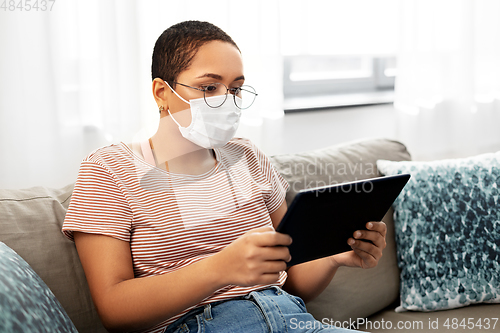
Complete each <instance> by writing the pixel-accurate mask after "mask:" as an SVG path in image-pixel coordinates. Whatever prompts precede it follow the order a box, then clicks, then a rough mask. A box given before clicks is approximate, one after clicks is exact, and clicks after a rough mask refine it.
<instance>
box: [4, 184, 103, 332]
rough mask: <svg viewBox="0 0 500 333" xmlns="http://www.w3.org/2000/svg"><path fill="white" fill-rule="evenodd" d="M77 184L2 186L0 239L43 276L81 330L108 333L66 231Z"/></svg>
mask: <svg viewBox="0 0 500 333" xmlns="http://www.w3.org/2000/svg"><path fill="white" fill-rule="evenodd" d="M72 190H73V185H69V186H66V187H64V188H62V189H46V188H43V187H34V188H30V189H25V190H0V241H2V242H4V243H5V244H6V245H7V246H9V247H10V248H12V249H13V250H14V251H16V252H17V253H18V254H19V255H20V256H21V257H22V258H23V259H24V260H26V262H28V264H29V265H30V266H31V267H32V268H33V270H34V271H35V272H36V273H37V274H38V275H39V276H40V277H41V278H42V280H43V281H44V282H45V284H47V286H48V287H49V288H50V289H51V290H52V292H53V293H54V295H55V296H56V297H57V299H58V300H59V302H60V303H61V304H62V306H63V307H64V309H65V310H66V312H67V313H68V316H69V317H70V318H71V320H72V321H73V323H74V325H75V326H76V328H77V329H78V331H80V332H106V330H105V329H104V328H103V327H102V325H101V323H100V320H99V318H98V316H97V312H96V310H95V308H94V306H93V303H92V299H91V297H90V292H89V289H88V286H87V281H86V279H85V274H84V272H83V269H82V266H81V264H80V260H79V258H78V254H77V252H76V248H75V245H74V243H73V242H71V241H69V240H68V239H66V237H64V236H63V234H62V233H61V227H62V223H63V220H64V215H65V214H66V209H67V208H68V204H69V199H70V197H71V192H72Z"/></svg>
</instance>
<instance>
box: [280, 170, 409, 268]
mask: <svg viewBox="0 0 500 333" xmlns="http://www.w3.org/2000/svg"><path fill="white" fill-rule="evenodd" d="M409 179H410V175H409V174H400V175H394V176H385V177H378V178H371V179H364V180H360V181H354V182H348V183H341V184H336V185H329V186H323V187H317V188H311V189H305V190H302V191H300V192H299V193H297V195H296V196H295V198H294V199H293V201H292V203H291V205H290V207H288V210H287V212H286V214H285V216H283V219H282V220H281V222H280V224H279V225H278V228H276V231H278V232H281V233H285V234H289V235H290V236H291V237H292V240H293V241H292V244H291V245H290V246H289V250H290V254H291V256H292V260H291V261H290V262H289V263H288V266H289V267H290V266H293V265H297V264H300V263H303V262H306V261H311V260H315V259H319V258H323V257H326V256H330V255H334V254H337V253H341V252H345V251H350V250H351V247H350V246H349V245H348V244H347V240H348V239H349V238H350V237H352V236H353V233H354V232H355V231H356V230H364V229H366V223H367V222H370V221H380V220H382V218H383V217H384V215H385V214H386V213H387V211H388V210H389V208H390V207H391V205H392V203H393V202H394V200H396V198H397V197H398V195H399V193H400V192H401V190H402V189H403V187H404V186H405V185H406V183H407V182H408V180H409Z"/></svg>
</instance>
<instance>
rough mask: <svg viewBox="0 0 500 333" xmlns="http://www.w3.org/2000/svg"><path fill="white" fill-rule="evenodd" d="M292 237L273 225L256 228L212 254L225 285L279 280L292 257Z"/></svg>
mask: <svg viewBox="0 0 500 333" xmlns="http://www.w3.org/2000/svg"><path fill="white" fill-rule="evenodd" d="M291 243H292V238H291V237H290V236H288V235H286V234H282V233H279V232H276V231H275V230H274V228H273V227H271V226H269V227H262V228H258V229H253V230H250V231H248V232H246V233H245V234H243V235H242V236H240V237H239V238H238V239H236V240H235V241H234V242H232V243H231V244H229V245H228V246H227V247H226V248H224V249H223V250H222V251H220V252H219V253H217V254H215V255H214V256H213V257H212V260H214V261H215V262H214V264H215V267H214V268H215V269H216V270H217V272H219V273H220V275H221V280H222V281H223V282H224V284H225V285H229V284H232V285H237V286H253V285H258V284H270V283H274V282H276V281H277V280H278V278H279V274H280V272H282V271H284V270H285V269H286V263H287V262H288V261H290V259H291V256H290V252H289V251H288V247H287V246H288V245H290V244H291Z"/></svg>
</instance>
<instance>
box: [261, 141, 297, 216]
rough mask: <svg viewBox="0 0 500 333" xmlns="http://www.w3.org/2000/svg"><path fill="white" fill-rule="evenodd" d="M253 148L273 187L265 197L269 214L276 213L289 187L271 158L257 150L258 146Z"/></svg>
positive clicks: (265, 175)
mask: <svg viewBox="0 0 500 333" xmlns="http://www.w3.org/2000/svg"><path fill="white" fill-rule="evenodd" d="M252 146H253V147H252V148H253V149H254V151H255V154H256V156H257V159H258V161H259V164H260V167H261V170H262V172H263V173H264V177H265V178H266V180H267V181H268V182H269V183H270V185H271V192H269V194H268V195H266V196H264V200H265V203H266V206H267V210H268V211H269V214H271V213H274V212H275V211H276V210H277V209H278V208H279V207H280V206H281V204H282V203H283V201H284V200H285V195H286V191H287V189H288V187H289V185H288V183H287V182H286V180H285V179H284V178H283V177H282V176H281V175H280V173H279V172H278V171H277V170H276V168H275V167H274V166H273V164H272V163H271V161H270V160H269V158H268V157H267V156H266V155H265V154H264V153H263V152H262V151H261V150H260V149H259V148H257V146H255V145H253V144H252Z"/></svg>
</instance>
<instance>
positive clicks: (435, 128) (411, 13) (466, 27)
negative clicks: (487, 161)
mask: <svg viewBox="0 0 500 333" xmlns="http://www.w3.org/2000/svg"><path fill="white" fill-rule="evenodd" d="M400 7H401V19H400V22H401V29H400V34H401V35H400V36H401V38H400V47H399V54H398V75H397V79H396V88H395V89H396V99H395V103H394V105H395V107H396V109H397V110H398V118H399V119H398V121H399V123H398V130H399V134H398V136H399V139H401V140H402V141H403V142H405V143H406V144H407V145H408V147H409V149H410V152H412V151H413V152H414V154H413V155H414V156H413V157H414V158H417V159H435V158H446V157H457V156H468V155H472V154H477V153H483V152H487V151H494V150H500V130H499V126H500V20H499V15H500V1H497V0H439V1H435V0H405V1H401V2H400Z"/></svg>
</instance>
